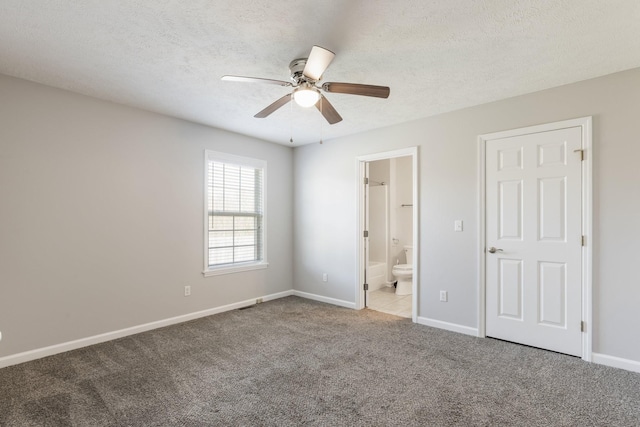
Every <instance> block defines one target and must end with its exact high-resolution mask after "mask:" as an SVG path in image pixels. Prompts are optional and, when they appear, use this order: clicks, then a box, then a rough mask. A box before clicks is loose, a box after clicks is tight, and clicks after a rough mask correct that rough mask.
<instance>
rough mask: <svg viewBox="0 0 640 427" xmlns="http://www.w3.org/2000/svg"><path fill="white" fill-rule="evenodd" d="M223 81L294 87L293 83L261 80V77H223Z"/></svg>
mask: <svg viewBox="0 0 640 427" xmlns="http://www.w3.org/2000/svg"><path fill="white" fill-rule="evenodd" d="M222 80H224V81H227V82H243V83H266V84H270V85H278V86H293V84H292V83H290V82H286V81H284V80H272V79H261V78H259V77H243V76H222Z"/></svg>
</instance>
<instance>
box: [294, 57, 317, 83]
mask: <svg viewBox="0 0 640 427" xmlns="http://www.w3.org/2000/svg"><path fill="white" fill-rule="evenodd" d="M305 65H307V58H298V59H294V60H293V61H291V63H290V64H289V71H290V72H291V81H292V82H293V83H294V84H297V85H299V84H301V83H302V82H309V83H315V82H314V81H313V80H310V79H309V78H308V77H307V76H305V75H304V74H303V71H304V67H305Z"/></svg>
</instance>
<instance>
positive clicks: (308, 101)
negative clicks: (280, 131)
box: [293, 88, 320, 108]
mask: <svg viewBox="0 0 640 427" xmlns="http://www.w3.org/2000/svg"><path fill="white" fill-rule="evenodd" d="M293 99H294V100H295V101H296V104H298V105H299V106H301V107H305V108H307V107H311V106H312V105H315V104H316V102H318V100H319V99H320V94H319V93H318V91H317V90H315V89H307V88H301V89H298V90H296V91H295V92H293Z"/></svg>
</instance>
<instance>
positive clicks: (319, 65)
mask: <svg viewBox="0 0 640 427" xmlns="http://www.w3.org/2000/svg"><path fill="white" fill-rule="evenodd" d="M335 56H336V54H335V53H333V52H331V51H330V50H327V49H325V48H323V47H320V46H314V47H312V48H311V53H309V58H308V59H307V64H306V65H305V66H304V70H302V74H304V76H305V77H308V78H310V79H312V80H315V81H318V80H320V79H321V78H322V74H323V73H324V71H325V70H326V69H327V67H328V66H329V64H331V61H333V58H334V57H335Z"/></svg>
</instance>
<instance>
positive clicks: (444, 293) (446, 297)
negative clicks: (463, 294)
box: [440, 291, 449, 302]
mask: <svg viewBox="0 0 640 427" xmlns="http://www.w3.org/2000/svg"><path fill="white" fill-rule="evenodd" d="M448 300H449V295H448V292H447V291H440V301H441V302H447V301H448Z"/></svg>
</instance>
